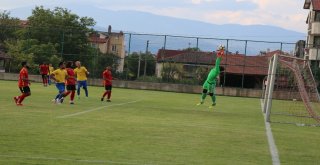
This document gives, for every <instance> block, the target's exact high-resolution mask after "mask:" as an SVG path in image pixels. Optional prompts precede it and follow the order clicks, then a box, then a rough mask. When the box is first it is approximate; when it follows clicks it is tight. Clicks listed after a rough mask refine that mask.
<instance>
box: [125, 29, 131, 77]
mask: <svg viewBox="0 0 320 165" xmlns="http://www.w3.org/2000/svg"><path fill="white" fill-rule="evenodd" d="M130 51H131V33H130V34H129V43H128V55H127V57H128V58H127V60H129V56H130V53H131V52H130ZM124 60H125V59H124ZM128 74H129V61H128V62H127V73H126V80H128Z"/></svg>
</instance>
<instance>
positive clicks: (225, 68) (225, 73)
mask: <svg viewBox="0 0 320 165" xmlns="http://www.w3.org/2000/svg"><path fill="white" fill-rule="evenodd" d="M226 48H227V49H226V63H225V65H224V66H225V67H224V76H223V87H225V86H226V78H227V65H228V53H229V39H227V46H226Z"/></svg>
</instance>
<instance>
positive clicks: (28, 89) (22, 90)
mask: <svg viewBox="0 0 320 165" xmlns="http://www.w3.org/2000/svg"><path fill="white" fill-rule="evenodd" d="M19 89H20V91H21V93H31V90H30V87H29V86H26V87H19Z"/></svg>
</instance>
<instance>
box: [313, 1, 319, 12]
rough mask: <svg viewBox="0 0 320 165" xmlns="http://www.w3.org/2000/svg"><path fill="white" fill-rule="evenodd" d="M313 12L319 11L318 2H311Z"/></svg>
mask: <svg viewBox="0 0 320 165" xmlns="http://www.w3.org/2000/svg"><path fill="white" fill-rule="evenodd" d="M311 2H312V6H313V10H320V0H311Z"/></svg>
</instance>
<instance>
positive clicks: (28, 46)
mask: <svg viewBox="0 0 320 165" xmlns="http://www.w3.org/2000/svg"><path fill="white" fill-rule="evenodd" d="M5 44H6V47H7V48H8V54H9V56H10V57H11V58H12V61H11V71H13V72H18V71H19V70H20V68H21V66H20V63H21V62H22V61H28V63H29V66H30V72H31V73H36V72H37V70H38V65H39V64H41V63H42V62H47V63H53V64H56V63H57V61H61V58H58V57H57V56H56V55H55V53H56V51H55V48H54V46H53V44H51V43H49V44H38V41H37V40H34V39H30V40H9V41H6V42H5Z"/></svg>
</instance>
